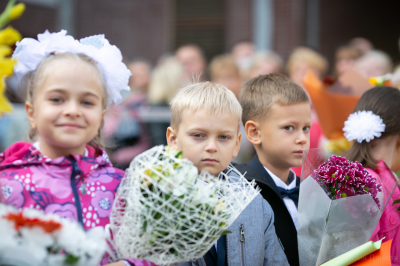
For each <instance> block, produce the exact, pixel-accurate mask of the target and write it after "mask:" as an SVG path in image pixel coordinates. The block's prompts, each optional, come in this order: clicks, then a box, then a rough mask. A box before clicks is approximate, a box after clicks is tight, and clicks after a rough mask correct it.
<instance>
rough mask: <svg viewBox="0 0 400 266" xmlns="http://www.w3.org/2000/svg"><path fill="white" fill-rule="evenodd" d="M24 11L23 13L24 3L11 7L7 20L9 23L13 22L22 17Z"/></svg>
mask: <svg viewBox="0 0 400 266" xmlns="http://www.w3.org/2000/svg"><path fill="white" fill-rule="evenodd" d="M24 11H25V4H24V3H19V4H17V5H15V6H13V7H12V9H11V12H10V16H9V17H8V19H9V20H10V21H11V20H14V19H17V18H19V17H20V16H21V15H22V13H24Z"/></svg>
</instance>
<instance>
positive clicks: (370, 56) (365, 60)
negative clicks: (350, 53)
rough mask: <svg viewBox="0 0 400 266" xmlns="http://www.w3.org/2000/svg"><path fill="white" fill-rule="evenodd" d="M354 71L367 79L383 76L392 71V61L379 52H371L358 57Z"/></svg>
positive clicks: (386, 55) (385, 54)
mask: <svg viewBox="0 0 400 266" xmlns="http://www.w3.org/2000/svg"><path fill="white" fill-rule="evenodd" d="M355 68H356V70H357V71H358V72H359V73H360V74H362V75H364V76H365V77H367V78H370V77H379V76H383V75H385V74H387V73H390V72H391V71H392V59H391V58H390V57H389V55H388V54H387V53H385V52H383V51H380V50H372V51H369V52H367V53H366V54H364V55H363V56H362V57H360V58H359V59H358V60H357V62H356V65H355Z"/></svg>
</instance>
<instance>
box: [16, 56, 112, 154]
mask: <svg viewBox="0 0 400 266" xmlns="http://www.w3.org/2000/svg"><path fill="white" fill-rule="evenodd" d="M59 60H80V61H83V62H86V63H88V64H89V65H91V66H93V68H94V69H95V70H96V72H97V73H98V76H99V82H100V86H101V88H102V91H103V99H102V107H103V110H104V109H106V108H107V98H108V94H107V85H106V82H105V79H104V75H103V72H102V71H101V69H100V67H99V66H98V64H97V62H96V61H95V60H93V59H92V58H91V57H89V56H87V55H85V54H82V53H78V54H72V53H60V54H55V53H53V54H50V55H49V56H47V57H46V58H45V59H43V60H42V61H41V62H40V64H39V66H38V67H37V68H36V69H35V70H33V71H30V72H28V73H27V74H26V75H25V76H24V77H23V78H22V82H21V84H22V86H23V89H24V90H25V91H26V93H27V96H26V100H27V102H29V103H30V104H32V106H34V100H35V96H36V92H37V90H38V88H39V87H40V85H41V83H42V82H43V80H44V77H45V75H46V70H47V69H48V66H50V65H51V64H52V63H53V62H56V61H59ZM103 124H104V121H102V122H101V125H100V128H99V130H98V133H97V136H95V137H94V138H93V139H92V140H91V141H90V142H89V143H88V144H89V145H90V146H92V147H93V148H95V149H96V152H99V149H100V148H102V149H104V144H103V142H102V139H101V129H102V128H103ZM36 135H37V132H36V130H34V129H32V128H31V129H30V130H29V140H30V141H34V140H35V138H36Z"/></svg>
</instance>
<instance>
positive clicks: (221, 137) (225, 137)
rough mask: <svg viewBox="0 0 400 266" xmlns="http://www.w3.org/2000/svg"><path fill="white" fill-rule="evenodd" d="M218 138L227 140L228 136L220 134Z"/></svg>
mask: <svg viewBox="0 0 400 266" xmlns="http://www.w3.org/2000/svg"><path fill="white" fill-rule="evenodd" d="M219 138H220V139H222V140H227V139H229V137H228V136H220V137H219Z"/></svg>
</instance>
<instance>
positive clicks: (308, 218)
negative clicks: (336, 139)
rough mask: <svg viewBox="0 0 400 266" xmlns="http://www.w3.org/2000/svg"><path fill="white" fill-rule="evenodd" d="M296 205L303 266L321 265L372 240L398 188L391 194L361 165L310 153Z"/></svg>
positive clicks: (322, 152) (322, 153)
mask: <svg viewBox="0 0 400 266" xmlns="http://www.w3.org/2000/svg"><path fill="white" fill-rule="evenodd" d="M304 158H305V159H304V162H303V168H302V182H301V184H300V195H299V204H298V231H297V237H298V245H299V256H300V265H301V266H306V265H312V266H314V265H320V264H322V263H324V262H326V261H328V260H330V259H333V258H335V257H337V256H340V255H342V254H344V253H345V252H347V251H349V250H351V249H354V248H356V247H358V246H360V245H362V244H364V243H366V242H368V240H369V238H370V237H371V235H372V233H373V231H374V229H375V227H376V225H377V223H378V221H379V219H380V217H381V215H382V212H383V210H384V209H385V207H386V204H387V203H388V199H390V197H391V194H392V193H393V191H394V189H395V187H393V189H392V190H391V191H387V190H386V189H385V188H384V187H383V186H382V184H380V183H379V181H378V180H377V179H376V178H375V177H373V176H371V175H370V174H369V173H368V171H367V170H366V169H365V168H364V167H363V166H362V165H361V164H359V163H358V162H350V161H348V160H346V159H345V158H342V157H339V156H331V157H330V158H329V160H328V161H327V162H325V158H324V151H323V150H321V149H310V151H309V152H308V153H307V154H305V157H304Z"/></svg>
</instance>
